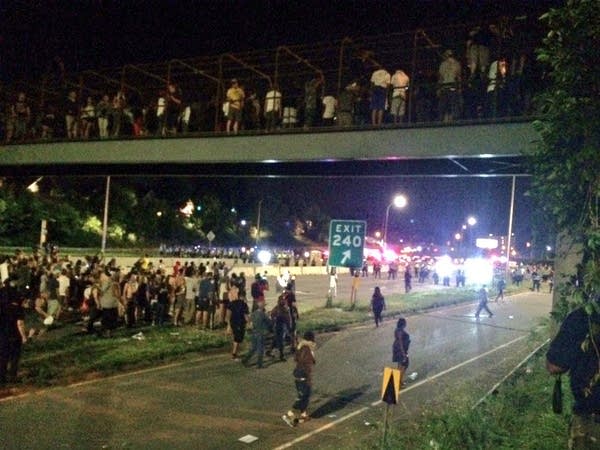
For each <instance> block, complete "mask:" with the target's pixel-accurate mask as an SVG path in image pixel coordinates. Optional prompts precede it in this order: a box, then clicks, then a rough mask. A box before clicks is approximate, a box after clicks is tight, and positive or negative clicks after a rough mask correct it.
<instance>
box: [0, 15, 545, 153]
mask: <svg viewBox="0 0 600 450" xmlns="http://www.w3.org/2000/svg"><path fill="white" fill-rule="evenodd" d="M478 26H480V27H482V28H481V29H480V30H479V32H478V33H475V34H474V32H475V31H476V27H478ZM470 36H473V39H471V38H470ZM540 36H541V30H539V28H538V26H537V23H536V21H535V18H523V17H521V18H511V19H508V18H500V19H490V20H489V21H487V22H483V25H481V22H480V24H479V25H478V24H472V23H469V24H460V25H453V26H445V27H431V28H427V29H418V30H412V31H409V32H399V33H394V34H387V35H376V36H363V37H346V38H344V39H341V40H337V41H330V42H317V43H313V44H307V45H296V46H294V45H287V46H286V45H282V46H279V47H277V48H275V49H266V50H254V51H247V52H238V53H232V52H228V53H224V54H220V55H213V56H202V57H196V58H188V59H172V60H170V61H163V62H157V63H149V64H127V65H125V66H123V67H117V68H104V69H96V70H86V71H83V72H79V73H65V74H63V76H62V77H60V78H59V79H56V78H54V79H51V77H49V76H43V77H41V78H40V79H39V80H24V81H20V82H18V83H15V85H14V86H11V88H10V89H9V90H8V95H7V97H6V98H5V99H4V106H3V107H2V108H0V109H1V110H2V112H3V113H4V114H3V115H1V116H0V138H1V140H2V142H4V143H24V142H27V143H29V142H35V141H37V140H42V139H44V140H48V139H59V140H60V139H65V137H66V136H67V133H66V130H65V115H66V114H67V112H69V111H67V107H66V102H65V99H66V97H67V95H68V94H69V92H73V93H74V95H75V97H76V108H77V111H76V112H75V113H74V114H75V115H76V117H75V120H76V122H77V123H78V124H79V125H80V126H79V132H78V133H75V138H90V139H94V138H99V137H100V133H99V126H98V117H99V116H105V117H106V119H107V122H108V137H113V138H123V137H130V136H135V137H144V136H168V135H180V134H186V133H198V132H215V133H219V132H222V131H223V130H224V123H225V121H226V120H227V118H226V116H225V114H224V109H225V108H224V104H225V103H226V93H227V89H228V87H229V85H230V81H231V80H232V79H233V78H235V79H237V80H238V81H239V83H240V85H242V86H243V88H244V89H245V91H246V101H245V103H244V111H243V113H244V114H243V121H242V122H243V123H242V124H241V130H242V132H244V131H248V132H250V131H252V132H255V131H256V130H262V129H264V127H265V114H264V113H265V111H264V108H265V95H266V93H267V92H268V91H270V90H271V89H273V88H274V87H276V89H277V90H279V91H280V92H281V108H280V111H279V112H278V114H277V117H276V130H277V132H281V131H286V130H290V131H292V130H294V129H297V128H301V129H303V130H305V129H306V128H308V127H305V120H304V115H305V114H304V109H305V103H306V84H307V82H309V81H310V80H313V79H316V80H319V82H318V83H317V85H318V92H317V96H318V99H319V100H318V106H319V107H321V108H322V99H323V98H325V97H333V98H334V99H335V101H337V105H338V109H337V111H336V112H335V114H334V119H333V120H327V121H317V123H315V124H311V126H310V128H311V129H312V128H314V127H320V126H326V125H334V126H336V125H347V124H348V119H347V117H344V120H343V121H342V120H341V119H342V116H343V114H342V113H350V124H349V125H350V126H353V127H356V126H372V125H373V124H372V118H371V112H370V95H371V86H370V77H371V74H372V72H374V71H375V70H377V69H380V68H385V69H386V70H387V71H388V72H389V73H390V74H391V75H393V74H394V72H395V71H396V70H398V69H401V70H402V71H404V72H405V73H406V74H407V75H408V77H409V78H410V82H409V83H408V85H407V86H406V90H405V91H404V92H403V94H404V95H403V96H404V97H405V99H404V105H403V108H402V110H403V114H402V115H400V116H399V117H398V116H396V117H395V118H394V116H393V115H391V114H390V112H391V111H390V109H389V107H390V106H393V105H394V101H393V99H392V97H393V93H394V91H393V90H390V92H389V94H390V95H389V98H388V102H387V106H388V110H387V112H386V116H385V120H384V122H387V123H394V122H396V123H397V124H398V126H403V125H405V124H419V123H431V122H436V121H455V120H461V119H468V120H489V119H493V118H497V117H523V116H527V115H528V114H529V113H530V112H531V97H532V95H533V94H534V93H535V89H536V87H538V86H539V85H540V82H539V80H540V79H541V75H540V74H539V73H537V71H536V70H537V69H536V67H535V61H534V55H533V49H534V48H535V46H536V45H537V42H539V39H540ZM469 40H470V42H468V41H469ZM482 47H484V48H482ZM486 48H487V50H486ZM447 50H451V51H452V52H453V54H454V57H455V58H456V60H457V61H458V62H459V63H460V64H461V67H462V76H461V81H460V82H458V83H456V84H455V85H453V86H442V85H440V84H439V82H438V70H439V67H440V63H441V61H442V59H443V55H444V54H445V52H446V51H447ZM474 60H475V62H476V63H479V62H480V61H481V60H483V61H484V62H483V64H479V66H480V67H474V63H473V61H474ZM495 61H496V63H495V64H494V62H495ZM483 65H485V67H481V66H483ZM490 67H491V68H492V69H491V70H490ZM169 85H174V86H175V87H176V90H175V93H176V96H179V97H180V98H181V99H182V103H181V106H178V107H177V108H175V109H176V111H175V112H174V113H175V114H176V116H177V117H176V124H175V126H174V127H169V129H167V128H166V127H165V123H164V115H165V114H167V113H169V114H173V111H171V110H170V108H171V106H172V104H171V103H170V102H169V101H168V97H167V95H166V92H167V91H168V89H169ZM348 87H350V88H349V89H347V88H348ZM348 91H350V94H348ZM19 92H24V93H26V96H27V99H26V101H25V103H26V104H27V105H28V107H29V112H23V111H17V109H19V108H18V105H17V103H18V102H17V100H18V93H19ZM395 92H397V91H395ZM104 95H108V96H109V105H108V106H107V107H106V108H104V109H100V108H99V107H98V104H99V103H100V100H101V98H102V97H103V96H104ZM348 95H349V96H350V105H351V110H350V111H348V106H347V105H348V104H349V103H348ZM88 97H91V98H92V102H93V103H94V105H95V108H93V111H92V112H91V113H90V114H88V115H86V114H87V113H86V112H85V111H86V108H85V103H86V99H87V98H88ZM344 105H345V106H344ZM87 110H88V113H89V112H90V110H91V109H90V108H87ZM71 112H72V111H71ZM322 112H323V111H319V116H320V115H321V114H322ZM116 121H119V124H118V125H119V126H116V124H115V122H116ZM90 123H91V125H90ZM86 128H87V129H88V133H86V134H85V135H84V134H83V133H82V132H81V130H82V129H86ZM294 131H298V130H294ZM103 137H104V136H103Z"/></svg>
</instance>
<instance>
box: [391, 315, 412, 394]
mask: <svg viewBox="0 0 600 450" xmlns="http://www.w3.org/2000/svg"><path fill="white" fill-rule="evenodd" d="M409 347H410V335H409V334H408V333H407V332H406V319H405V318H404V317H400V318H399V319H398V322H397V323H396V329H395V330H394V345H393V346H392V361H393V362H395V363H397V364H398V369H399V370H400V382H402V378H403V377H404V372H406V369H408V363H409V361H408V348H409Z"/></svg>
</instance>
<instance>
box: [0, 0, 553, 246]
mask: <svg viewBox="0 0 600 450" xmlns="http://www.w3.org/2000/svg"><path fill="white" fill-rule="evenodd" d="M556 3H557V1H556V0H554V1H549V0H535V1H533V0H521V1H517V0H502V1H498V0H494V1H492V0H487V1H484V0H480V1H477V0H463V1H460V0H454V1H450V0H446V1H433V0H404V1H381V0H354V1H352V0H340V1H326V0H325V1H323V0H320V1H315V0H303V1H292V0H280V1H276V0H271V1H241V0H238V1H235V0H231V1H222V0H212V1H196V2H190V1H174V0H173V1H169V2H167V1H139V0H135V1H134V0H125V1H114V2H108V1H99V0H96V1H91V0H90V1H52V0H45V1H16V0H6V1H3V2H0V17H1V19H0V20H1V21H2V23H1V27H0V70H1V71H2V72H1V73H0V79H3V80H5V81H10V80H13V79H15V78H18V77H19V76H20V75H22V74H32V73H33V74H39V73H41V72H43V71H44V70H45V69H46V68H47V67H48V64H49V61H51V60H52V58H53V57H54V56H56V55H59V56H61V57H62V58H63V59H64V61H65V63H66V68H67V70H68V71H75V70H83V69H87V68H99V67H111V66H119V65H122V64H125V63H138V62H149V61H166V60H169V59H171V58H174V57H192V56H200V55H214V54H218V53H221V52H224V51H233V52H235V51H243V50H249V49H255V48H272V47H276V46H278V45H282V44H296V43H307V42H318V41H326V40H332V39H340V38H342V37H344V36H346V35H349V36H360V35H374V34H384V33H388V32H399V31H407V30H411V29H415V28H417V27H419V26H426V25H442V24H454V23H460V22H461V21H472V20H474V19H477V18H478V17H483V16H498V15H499V14H508V15H511V16H516V15H519V14H523V13H530V14H534V15H539V13H540V11H544V10H545V9H547V6H548V5H552V4H556ZM532 9H534V11H531V10H532ZM243 183H246V186H248V188H249V190H252V191H254V192H261V191H263V192H264V191H268V190H269V189H284V190H285V189H290V187H291V188H292V189H298V188H301V189H307V190H309V192H314V195H315V198H318V199H319V203H320V204H321V207H322V209H324V210H327V212H329V213H330V215H331V216H333V217H339V218H357V219H366V220H367V221H368V222H369V223H370V224H372V225H370V226H374V227H377V228H378V227H380V226H381V222H382V221H383V216H384V212H385V208H386V206H387V204H388V202H389V201H390V199H391V198H392V197H393V194H394V193H395V192H397V191H402V192H404V193H406V194H407V196H408V197H409V199H410V200H409V201H410V203H409V207H408V208H407V209H406V210H405V211H402V212H393V213H392V214H391V216H390V217H391V219H390V232H394V230H395V229H396V228H398V229H402V230H412V232H416V233H418V234H419V235H420V236H422V237H423V238H424V239H425V238H426V237H428V238H431V239H433V240H435V241H437V242H438V243H442V242H443V241H445V240H447V239H449V238H450V237H451V236H452V235H453V234H454V232H455V231H457V230H458V229H459V228H460V225H461V224H462V223H463V222H464V220H465V218H466V217H467V216H468V215H470V214H473V215H475V216H477V218H478V220H479V223H478V225H477V229H478V233H480V234H487V233H495V234H506V230H507V226H508V208H509V199H510V179H509V178H445V179H442V178H398V179H390V178H386V179H377V180H374V179H356V180H352V179H344V180H327V179H325V180H323V179H316V178H315V179H305V180H298V179H294V180H287V181H286V180H277V179H275V180H271V179H260V180H251V181H241V182H240V183H238V188H239V187H240V186H241V185H242V184H243ZM200 184H202V182H200ZM528 184H529V182H528V180H527V179H525V178H520V179H518V188H517V196H516V211H515V214H516V215H515V227H516V229H515V232H516V233H517V234H518V235H520V236H523V237H522V239H521V241H524V240H529V239H530V236H531V234H530V227H529V213H530V211H531V204H530V201H529V200H528V198H527V197H525V195H524V194H525V191H526V189H527V188H528ZM252 201H253V200H252V199H247V202H248V203H251V202H252ZM411 219H412V220H413V221H414V223H411V222H410V220H411Z"/></svg>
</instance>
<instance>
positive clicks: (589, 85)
mask: <svg viewBox="0 0 600 450" xmlns="http://www.w3.org/2000/svg"><path fill="white" fill-rule="evenodd" d="M541 20H542V21H543V22H544V23H545V25H546V26H547V28H548V34H547V36H546V37H545V39H544V40H543V43H542V45H541V46H540V48H539V49H538V52H537V57H538V60H539V61H540V62H541V63H543V64H544V65H545V67H546V82H547V85H546V89H545V91H544V92H543V93H542V94H541V95H540V96H539V97H538V98H537V105H538V112H539V114H540V119H539V120H538V121H536V124H535V126H536V128H537V130H538V131H539V134H540V136H541V140H540V141H539V143H538V145H537V146H536V148H535V150H534V151H533V153H532V155H531V163H532V170H533V174H534V181H533V190H532V191H533V194H534V195H535V196H536V198H537V200H538V203H539V204H540V205H541V206H542V210H543V215H544V218H545V219H546V220H548V221H549V222H550V223H551V224H552V225H553V226H555V228H556V229H557V230H559V231H562V232H565V231H566V232H568V233H569V234H570V238H571V239H572V240H573V242H576V243H578V244H579V245H581V248H582V249H583V253H582V254H583V260H582V265H581V267H580V268H579V273H578V274H576V273H573V277H574V279H580V281H582V282H581V283H577V284H573V285H572V286H571V289H570V290H569V292H568V293H569V296H568V297H569V299H568V300H569V301H570V302H572V303H576V304H581V303H585V304H586V307H587V308H590V307H591V305H592V304H593V303H588V302H585V300H586V299H589V298H592V297H596V296H597V295H598V294H599V293H600V220H599V207H600V199H599V195H600V57H599V55H600V52H599V51H598V49H599V48H600V2H598V1H597V0H567V1H566V2H565V4H564V5H563V6H561V7H559V8H553V9H551V10H550V11H548V12H547V13H546V14H544V15H543V16H542V17H541Z"/></svg>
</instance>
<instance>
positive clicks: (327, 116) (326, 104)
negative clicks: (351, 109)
mask: <svg viewBox="0 0 600 450" xmlns="http://www.w3.org/2000/svg"><path fill="white" fill-rule="evenodd" d="M336 107H337V100H336V98H335V97H334V96H333V95H326V96H325V97H323V116H322V118H323V125H325V126H331V125H333V119H334V118H335V109H336Z"/></svg>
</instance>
